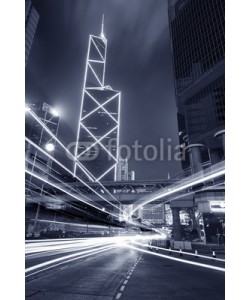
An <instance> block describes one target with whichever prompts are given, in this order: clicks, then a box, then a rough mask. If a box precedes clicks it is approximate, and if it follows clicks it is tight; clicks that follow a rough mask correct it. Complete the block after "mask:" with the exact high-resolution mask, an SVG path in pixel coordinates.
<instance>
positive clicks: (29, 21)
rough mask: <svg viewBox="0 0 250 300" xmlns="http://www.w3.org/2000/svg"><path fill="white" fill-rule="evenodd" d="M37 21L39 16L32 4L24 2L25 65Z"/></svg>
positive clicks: (28, 0) (28, 1)
mask: <svg viewBox="0 0 250 300" xmlns="http://www.w3.org/2000/svg"><path fill="white" fill-rule="evenodd" d="M38 21H39V14H38V12H37V11H36V9H35V7H34V6H33V4H32V2H31V1H30V0H27V1H25V65H26V63H27V61H28V58H29V54H30V50H31V47H32V43H33V40H34V36H35V33H36V28H37V24H38Z"/></svg>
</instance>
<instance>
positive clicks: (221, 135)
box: [214, 130, 225, 154]
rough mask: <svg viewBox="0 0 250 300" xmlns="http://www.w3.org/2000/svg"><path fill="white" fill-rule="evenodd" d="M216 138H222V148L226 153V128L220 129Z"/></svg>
mask: <svg viewBox="0 0 250 300" xmlns="http://www.w3.org/2000/svg"><path fill="white" fill-rule="evenodd" d="M214 138H215V139H221V143H222V148H223V151H224V154H225V130H219V131H217V132H216V133H215V135H214Z"/></svg>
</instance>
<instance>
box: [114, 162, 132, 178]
mask: <svg viewBox="0 0 250 300" xmlns="http://www.w3.org/2000/svg"><path fill="white" fill-rule="evenodd" d="M116 172H117V175H116V180H118V181H128V179H129V173H128V159H127V158H122V157H119V159H118V164H117V169H116Z"/></svg>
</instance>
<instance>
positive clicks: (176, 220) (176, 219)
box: [171, 207, 182, 241]
mask: <svg viewBox="0 0 250 300" xmlns="http://www.w3.org/2000/svg"><path fill="white" fill-rule="evenodd" d="M171 209H172V215H173V235H174V240H175V241H181V239H182V234H181V222H180V208H179V207H172V208H171Z"/></svg>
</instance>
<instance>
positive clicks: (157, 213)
mask: <svg viewBox="0 0 250 300" xmlns="http://www.w3.org/2000/svg"><path fill="white" fill-rule="evenodd" d="M142 221H143V222H149V223H151V224H153V225H163V224H165V213H164V204H158V205H155V204H146V205H144V206H143V209H142Z"/></svg>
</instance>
